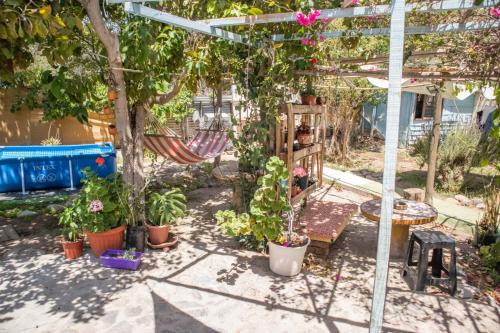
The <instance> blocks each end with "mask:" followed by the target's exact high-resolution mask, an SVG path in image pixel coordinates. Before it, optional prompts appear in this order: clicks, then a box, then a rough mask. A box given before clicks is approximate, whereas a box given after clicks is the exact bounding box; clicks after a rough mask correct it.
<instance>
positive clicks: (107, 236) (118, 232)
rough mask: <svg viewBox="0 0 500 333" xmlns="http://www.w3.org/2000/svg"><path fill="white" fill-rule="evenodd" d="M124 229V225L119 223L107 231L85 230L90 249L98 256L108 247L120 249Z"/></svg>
mask: <svg viewBox="0 0 500 333" xmlns="http://www.w3.org/2000/svg"><path fill="white" fill-rule="evenodd" d="M124 231H125V226H123V225H121V226H119V227H116V228H114V229H111V230H108V231H103V232H86V235H87V239H88V240H89V245H90V249H91V250H92V252H94V254H95V255H96V256H98V257H99V256H100V255H101V253H103V252H104V251H106V250H108V249H113V250H121V249H122V247H123V233H124Z"/></svg>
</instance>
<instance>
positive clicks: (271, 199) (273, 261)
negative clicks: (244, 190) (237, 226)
mask: <svg viewBox="0 0 500 333" xmlns="http://www.w3.org/2000/svg"><path fill="white" fill-rule="evenodd" d="M266 170H267V172H268V173H267V174H266V175H264V176H263V177H261V178H260V179H259V184H260V187H259V189H257V191H256V192H255V195H254V198H253V200H252V201H251V203H250V213H251V215H252V218H253V220H254V223H253V225H252V232H253V234H254V235H255V237H256V238H257V239H266V240H267V244H268V247H269V266H270V268H271V270H272V271H273V272H274V273H276V274H279V275H284V276H293V275H297V274H298V273H299V272H300V270H301V268H302V262H303V260H304V255H305V252H306V249H307V246H308V245H309V243H310V241H309V239H308V238H307V237H305V238H304V237H299V236H292V232H293V219H292V220H290V218H289V227H288V231H287V233H285V232H284V219H283V214H284V213H287V214H288V216H291V215H290V214H292V213H291V212H292V207H291V206H290V204H289V202H288V199H287V196H286V188H284V187H283V186H282V184H283V180H285V179H288V170H287V168H286V166H285V163H284V162H283V161H282V160H280V159H279V158H277V157H271V158H270V159H269V161H268V163H267V164H266ZM290 223H291V224H290Z"/></svg>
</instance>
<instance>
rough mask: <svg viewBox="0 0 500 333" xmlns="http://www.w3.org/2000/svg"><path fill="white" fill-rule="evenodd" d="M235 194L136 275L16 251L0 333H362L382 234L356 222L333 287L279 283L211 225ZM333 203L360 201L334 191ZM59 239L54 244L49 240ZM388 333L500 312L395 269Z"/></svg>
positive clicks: (4, 270) (29, 246) (205, 208)
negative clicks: (413, 285) (416, 288)
mask: <svg viewBox="0 0 500 333" xmlns="http://www.w3.org/2000/svg"><path fill="white" fill-rule="evenodd" d="M230 195H231V191H230V190H228V189H226V188H223V187H212V188H210V189H199V190H195V191H193V192H191V194H190V195H189V199H190V201H189V208H190V217H189V218H187V219H186V220H185V221H184V222H185V223H184V224H182V225H180V226H178V227H176V230H177V232H178V233H179V234H180V236H181V241H180V243H179V246H178V247H177V248H176V249H174V250H172V251H171V252H167V253H165V252H158V251H156V252H152V251H148V252H147V253H146V255H145V260H144V262H143V264H142V266H141V268H140V270H139V271H138V272H128V271H120V270H111V269H104V268H101V267H100V266H99V263H98V260H97V259H96V258H95V257H94V256H93V255H91V254H90V253H89V250H88V249H86V254H85V256H84V257H83V258H81V259H79V260H76V261H73V262H68V261H66V260H65V259H64V257H63V254H62V253H61V252H56V253H52V252H51V251H45V250H43V248H44V247H43V246H42V245H44V244H43V243H46V242H50V241H52V240H51V239H49V238H43V237H41V238H37V239H31V240H30V242H27V241H26V240H24V241H23V240H20V241H10V242H7V243H2V244H1V246H6V247H7V248H6V249H4V250H5V251H4V255H3V256H2V257H1V258H0V332H65V333H69V332H145V333H147V332H288V333H290V332H367V331H368V323H369V318H370V307H371V295H372V287H373V277H374V271H375V252H376V232H377V229H376V225H375V224H373V223H371V222H368V221H366V220H364V219H363V218H361V217H359V216H357V217H355V218H353V220H352V221H351V222H350V223H349V224H348V225H347V227H346V230H345V231H344V233H343V234H342V236H341V237H340V238H339V239H338V240H337V242H336V243H335V244H334V248H333V251H332V254H331V255H330V257H329V258H328V261H327V264H328V267H329V269H330V270H331V272H332V274H333V275H334V276H335V277H336V278H331V277H329V276H318V275H316V274H314V273H312V272H309V271H305V272H303V273H301V274H299V275H298V276H296V277H293V278H283V277H279V276H277V275H274V274H273V273H271V272H270V270H269V268H268V259H267V257H266V256H265V255H262V254H259V253H255V252H250V251H245V250H241V249H238V246H237V244H236V243H235V242H234V241H233V240H231V239H230V238H228V237H226V236H224V235H221V234H220V232H219V230H218V228H217V227H216V225H215V222H214V220H213V218H212V216H213V213H215V212H216V211H217V210H219V209H224V208H228V206H229V205H228V203H229V202H230ZM327 196H328V197H329V198H330V199H331V200H337V201H343V202H345V201H355V202H356V201H357V200H362V199H363V198H360V197H359V196H358V195H354V194H351V195H347V193H342V195H340V194H339V193H337V192H336V191H335V190H333V189H332V190H331V191H330V194H328V195H327ZM52 238H53V237H52ZM390 267H391V269H390V276H389V282H388V294H387V303H386V311H385V324H384V331H386V332H450V333H451V332H499V331H500V324H499V322H500V314H499V309H498V307H497V306H496V305H488V304H485V303H480V302H478V301H475V300H461V299H458V298H453V297H450V296H448V295H446V294H444V293H434V294H433V293H415V292H412V291H411V290H410V288H409V286H408V283H407V282H406V281H405V280H403V279H402V278H401V277H400V267H401V262H398V261H392V262H391V264H390Z"/></svg>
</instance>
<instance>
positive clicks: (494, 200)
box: [476, 186, 500, 246]
mask: <svg viewBox="0 0 500 333" xmlns="http://www.w3.org/2000/svg"><path fill="white" fill-rule="evenodd" d="M484 205H485V209H484V213H483V215H482V216H481V218H480V219H479V221H478V222H477V225H476V243H477V245H478V246H481V245H489V244H491V243H493V242H495V241H496V238H497V235H498V233H499V231H500V230H499V229H500V191H499V190H498V188H496V187H495V186H490V187H489V188H488V189H487V191H486V194H485V196H484Z"/></svg>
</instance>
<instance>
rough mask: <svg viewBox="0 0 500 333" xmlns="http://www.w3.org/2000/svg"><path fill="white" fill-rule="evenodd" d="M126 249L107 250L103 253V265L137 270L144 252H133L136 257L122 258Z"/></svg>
mask: <svg viewBox="0 0 500 333" xmlns="http://www.w3.org/2000/svg"><path fill="white" fill-rule="evenodd" d="M125 252H126V251H124V250H106V251H104V253H103V254H101V257H100V259H101V265H102V266H104V267H109V268H119V269H128V270H131V271H135V270H137V268H138V267H139V265H140V264H141V257H142V252H132V253H133V254H134V259H132V260H131V259H125V258H122V257H121V256H123V254H124V253H125Z"/></svg>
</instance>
